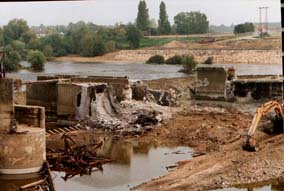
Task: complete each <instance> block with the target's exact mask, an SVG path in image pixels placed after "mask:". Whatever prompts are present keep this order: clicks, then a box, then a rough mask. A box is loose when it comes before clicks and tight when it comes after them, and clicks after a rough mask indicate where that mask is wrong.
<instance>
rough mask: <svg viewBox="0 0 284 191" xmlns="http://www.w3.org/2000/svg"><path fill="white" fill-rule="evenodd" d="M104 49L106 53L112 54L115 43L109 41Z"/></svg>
mask: <svg viewBox="0 0 284 191" xmlns="http://www.w3.org/2000/svg"><path fill="white" fill-rule="evenodd" d="M105 48H106V52H113V51H115V50H116V42H115V41H113V40H111V41H108V42H107V43H106V45H105Z"/></svg>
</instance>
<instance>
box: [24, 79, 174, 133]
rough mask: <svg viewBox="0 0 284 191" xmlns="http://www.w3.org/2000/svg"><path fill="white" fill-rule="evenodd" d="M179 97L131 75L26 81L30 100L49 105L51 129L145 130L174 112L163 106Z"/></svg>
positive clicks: (45, 105)
mask: <svg viewBox="0 0 284 191" xmlns="http://www.w3.org/2000/svg"><path fill="white" fill-rule="evenodd" d="M145 87H146V88H145ZM137 89H138V91H137ZM140 90H143V91H140ZM144 90H145V91H144ZM175 100H176V96H175V94H174V93H173V92H172V91H171V92H168V91H163V90H151V89H149V88H148V87H147V86H146V85H145V84H143V83H141V82H138V83H137V82H134V83H132V82H129V80H128V78H127V77H107V76H101V77H100V76H88V77H80V76H39V77H38V80H37V81H35V82H28V83H26V103H27V105H39V106H42V107H44V108H46V124H47V130H48V131H49V130H51V131H52V130H53V129H57V128H58V127H64V126H83V127H91V128H103V129H107V130H112V131H121V132H136V131H139V132H141V131H145V130H146V129H147V128H148V127H147V128H146V127H145V126H149V125H155V124H157V123H158V122H161V121H162V120H163V118H164V117H165V116H166V117H165V118H168V116H170V113H171V112H170V111H168V109H167V107H163V106H170V105H174V102H175ZM141 101H144V102H141ZM155 102H156V103H155ZM159 105H160V106H159ZM163 110H167V111H166V112H163Z"/></svg>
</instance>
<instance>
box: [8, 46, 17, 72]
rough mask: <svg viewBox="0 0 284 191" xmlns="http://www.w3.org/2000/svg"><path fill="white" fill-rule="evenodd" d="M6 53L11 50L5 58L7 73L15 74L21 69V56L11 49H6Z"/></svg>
mask: <svg viewBox="0 0 284 191" xmlns="http://www.w3.org/2000/svg"><path fill="white" fill-rule="evenodd" d="M5 50H6V51H8V50H10V51H9V52H8V54H7V55H6V57H5V60H4V66H5V69H6V71H7V72H13V71H16V70H18V69H19V67H20V64H19V63H20V61H21V55H20V54H19V53H18V52H17V51H15V50H11V49H10V48H5Z"/></svg>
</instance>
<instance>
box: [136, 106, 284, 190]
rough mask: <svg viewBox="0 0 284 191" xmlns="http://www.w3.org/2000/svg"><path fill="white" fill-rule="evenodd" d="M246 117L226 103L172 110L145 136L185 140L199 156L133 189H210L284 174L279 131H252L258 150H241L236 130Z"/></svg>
mask: <svg viewBox="0 0 284 191" xmlns="http://www.w3.org/2000/svg"><path fill="white" fill-rule="evenodd" d="M206 105H207V104H206ZM210 110H211V111H210ZM251 119H252V117H251V116H250V115H247V114H243V113H240V112H238V111H237V110H232V108H220V107H218V108H215V107H208V106H196V107H195V108H194V109H193V110H190V109H189V110H188V109H185V110H184V111H183V112H180V113H178V114H177V115H176V116H175V117H174V118H173V119H172V120H171V121H170V122H169V123H168V124H167V125H165V127H164V129H162V128H159V129H154V130H153V132H151V133H149V134H148V135H147V136H146V138H145V139H157V140H163V141H165V142H168V143H169V142H174V143H175V144H181V145H187V146H190V147H192V148H194V150H195V151H197V152H198V153H199V152H200V153H203V154H205V155H203V156H199V157H195V158H193V159H192V160H189V161H182V162H180V163H179V164H180V165H179V167H178V169H176V170H174V171H173V172H170V173H169V174H168V175H166V176H164V177H162V178H158V179H156V180H152V181H150V182H148V183H145V184H143V185H141V186H139V187H138V188H135V189H134V190H136V189H139V190H210V189H217V188H224V187H232V186H240V185H244V184H251V183H256V182H262V181H268V180H270V179H275V178H279V177H284V155H283V151H284V136H283V135H274V136H271V135H267V134H265V133H263V132H261V131H257V133H256V139H257V140H258V142H259V144H260V148H261V149H260V150H259V151H258V152H256V153H250V152H247V151H243V150H242V141H243V136H242V135H243V134H245V133H246V132H247V130H248V125H249V124H250V122H251Z"/></svg>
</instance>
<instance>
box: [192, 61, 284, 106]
mask: <svg viewBox="0 0 284 191" xmlns="http://www.w3.org/2000/svg"><path fill="white" fill-rule="evenodd" d="M190 89H191V96H192V98H194V99H197V100H219V101H230V102H232V101H237V102H248V101H253V100H254V101H256V100H260V99H281V97H282V92H283V77H281V76H275V75H242V76H239V75H238V74H237V71H236V69H235V68H227V69H226V68H224V67H220V66H217V67H216V66H210V67H208V66H206V67H204V66H202V67H198V68H197V69H196V81H195V83H194V85H193V87H191V88H190Z"/></svg>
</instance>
